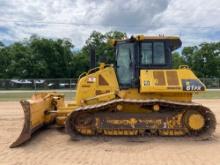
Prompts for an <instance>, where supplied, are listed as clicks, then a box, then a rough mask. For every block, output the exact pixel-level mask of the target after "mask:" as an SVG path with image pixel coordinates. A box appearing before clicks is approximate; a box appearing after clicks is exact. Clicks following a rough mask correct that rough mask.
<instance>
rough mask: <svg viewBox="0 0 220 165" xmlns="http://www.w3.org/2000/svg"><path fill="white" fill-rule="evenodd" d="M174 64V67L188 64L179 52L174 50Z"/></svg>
mask: <svg viewBox="0 0 220 165" xmlns="http://www.w3.org/2000/svg"><path fill="white" fill-rule="evenodd" d="M172 64H173V68H175V69H177V68H179V66H180V65H186V62H185V61H184V59H183V57H182V56H181V55H180V54H179V53H178V52H174V53H173V54H172Z"/></svg>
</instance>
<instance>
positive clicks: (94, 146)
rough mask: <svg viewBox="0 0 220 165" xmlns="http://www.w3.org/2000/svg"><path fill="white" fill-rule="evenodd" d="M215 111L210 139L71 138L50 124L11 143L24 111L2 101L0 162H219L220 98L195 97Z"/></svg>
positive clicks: (93, 164)
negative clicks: (19, 142)
mask: <svg viewBox="0 0 220 165" xmlns="http://www.w3.org/2000/svg"><path fill="white" fill-rule="evenodd" d="M194 101H196V102H199V103H201V104H204V105H206V106H208V107H210V108H211V109H212V110H213V112H214V113H215V114H216V118H217V129H216V132H215V134H214V137H213V138H212V139H211V140H209V141H195V140H192V139H190V138H187V137H181V138H167V137H160V138H159V137H153V138H152V137H146V138H144V140H143V139H142V140H141V141H139V142H134V140H133V139H132V138H131V139H130V138H101V139H90V140H83V141H77V142H76V141H71V140H70V138H69V135H67V134H65V133H64V130H58V129H54V128H49V129H47V130H44V131H42V132H40V133H39V134H37V135H36V136H34V137H33V138H32V140H31V141H30V142H28V143H26V144H25V145H23V146H22V147H19V148H14V149H10V148H9V145H10V144H11V143H12V142H13V141H14V140H15V139H16V137H17V136H18V135H19V134H20V131H21V128H22V125H23V113H22V110H21V107H20V105H19V103H17V102H0V165H3V164H7V165H8V164H16V165H17V164H18V165H20V164H31V165H32V164H33V165H34V164H36V165H38V164H40V165H43V164H57V165H59V164H62V165H65V164H78V165H113V164H114V165H119V164H120V165H122V164H126V165H130V164H133V165H134V164H135V165H139V164H143V165H151V164H156V165H160V164H161V165H164V164H166V165H172V164H173V165H182V164H184V165H191V164H192V165H197V164H198V165H219V164H220V128H219V121H220V99H216V100H194Z"/></svg>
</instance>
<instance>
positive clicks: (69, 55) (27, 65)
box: [0, 31, 220, 79]
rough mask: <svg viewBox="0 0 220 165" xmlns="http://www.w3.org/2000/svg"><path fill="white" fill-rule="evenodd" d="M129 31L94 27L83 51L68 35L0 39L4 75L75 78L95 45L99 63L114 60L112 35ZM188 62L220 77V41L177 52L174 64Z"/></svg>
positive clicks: (202, 74)
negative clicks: (7, 43) (104, 30)
mask: <svg viewBox="0 0 220 165" xmlns="http://www.w3.org/2000/svg"><path fill="white" fill-rule="evenodd" d="M125 37H127V36H126V33H122V32H119V31H110V32H107V33H101V32H97V31H93V32H92V33H91V35H90V36H89V38H88V39H87V40H86V42H85V45H84V46H83V47H82V49H81V50H79V51H73V48H74V45H73V44H72V43H71V42H69V41H67V40H64V39H57V40H52V39H46V38H40V37H38V36H31V37H30V38H29V39H26V40H24V41H23V42H16V43H14V44H12V45H10V46H5V45H4V44H3V43H2V42H0V78H2V79H3V78H18V79H20V78H71V77H78V76H79V75H80V74H81V73H83V72H85V71H87V70H88V69H89V52H90V49H91V48H94V49H95V51H96V55H97V64H98V63H99V62H103V61H105V62H106V63H114V49H113V46H112V43H111V40H112V39H117V40H120V39H123V38H125ZM180 65H188V66H189V67H190V68H191V69H192V70H193V71H194V72H195V73H196V75H197V76H198V77H220V42H216V43H202V44H200V45H199V46H192V47H190V46H189V47H185V48H183V50H182V52H181V53H178V52H174V53H173V68H178V67H179V66H180Z"/></svg>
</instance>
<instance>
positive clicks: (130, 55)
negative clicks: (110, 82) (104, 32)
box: [115, 35, 182, 88]
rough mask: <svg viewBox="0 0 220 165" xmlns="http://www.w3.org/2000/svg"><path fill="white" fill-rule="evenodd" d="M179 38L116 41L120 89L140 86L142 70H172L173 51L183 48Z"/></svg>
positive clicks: (141, 37) (158, 37) (140, 37)
mask: <svg viewBox="0 0 220 165" xmlns="http://www.w3.org/2000/svg"><path fill="white" fill-rule="evenodd" d="M181 44H182V43H181V41H180V39H179V38H178V37H173V36H152V37H151V36H147V37H146V36H142V35H141V36H137V37H135V38H134V37H131V38H130V39H126V40H122V41H116V42H115V48H116V73H117V77H118V81H119V85H120V88H136V87H138V86H139V75H140V70H141V69H146V70H149V69H171V68H172V55H171V53H172V51H173V50H175V49H177V48H179V47H180V46H181Z"/></svg>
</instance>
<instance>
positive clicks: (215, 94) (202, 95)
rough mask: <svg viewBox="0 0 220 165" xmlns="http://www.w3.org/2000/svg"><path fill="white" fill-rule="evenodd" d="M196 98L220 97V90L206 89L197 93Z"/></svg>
mask: <svg viewBox="0 0 220 165" xmlns="http://www.w3.org/2000/svg"><path fill="white" fill-rule="evenodd" d="M193 98H194V99H220V91H206V92H204V93H200V94H195V95H194V96H193Z"/></svg>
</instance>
